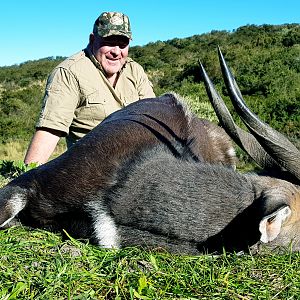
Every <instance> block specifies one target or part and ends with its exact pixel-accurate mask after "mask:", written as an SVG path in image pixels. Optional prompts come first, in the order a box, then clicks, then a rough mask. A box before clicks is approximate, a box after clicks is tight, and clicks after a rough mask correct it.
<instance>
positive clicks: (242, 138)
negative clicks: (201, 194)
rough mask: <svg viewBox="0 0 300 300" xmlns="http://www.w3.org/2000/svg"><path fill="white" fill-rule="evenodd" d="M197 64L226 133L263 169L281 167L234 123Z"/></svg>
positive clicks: (248, 134) (202, 68)
mask: <svg viewBox="0 0 300 300" xmlns="http://www.w3.org/2000/svg"><path fill="white" fill-rule="evenodd" d="M199 64H200V71H201V76H202V79H203V81H204V84H205V88H206V92H207V95H208V98H209V100H210V102H211V104H212V106H213V108H214V111H215V113H216V115H217V117H218V119H219V121H220V124H221V126H222V127H223V128H224V129H225V131H226V132H227V134H228V135H229V136H230V137H231V138H232V139H233V141H234V142H235V143H236V144H237V145H238V146H239V147H241V148H242V149H243V150H244V151H245V152H247V153H248V154H249V155H250V157H251V158H252V159H253V160H254V161H255V162H256V163H257V164H258V165H259V166H261V167H262V168H263V169H281V167H280V166H279V165H278V164H277V163H276V162H275V161H274V160H273V159H272V157H271V156H270V155H268V153H266V151H265V150H264V149H263V148H262V147H261V146H260V144H259V143H258V142H257V140H256V139H255V138H254V136H253V135H251V134H250V133H249V132H247V131H245V130H243V129H241V128H240V127H238V126H237V125H236V124H235V122H234V121H233V118H232V116H231V114H230V112H229V110H228V108H227V107H226V104H225V103H224V101H223V99H222V98H221V96H220V95H219V93H218V92H217V90H216V89H215V87H214V84H213V83H212V81H211V80H210V78H209V77H208V75H207V73H206V71H205V69H204V67H203V65H202V63H201V62H200V61H199Z"/></svg>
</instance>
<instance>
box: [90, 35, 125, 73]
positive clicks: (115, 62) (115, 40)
mask: <svg viewBox="0 0 300 300" xmlns="http://www.w3.org/2000/svg"><path fill="white" fill-rule="evenodd" d="M90 43H91V47H92V51H93V54H94V56H95V57H96V59H97V60H98V61H99V63H100V64H101V65H102V67H103V69H104V71H105V72H106V74H107V76H108V77H111V76H113V75H114V74H116V73H117V72H119V71H120V70H121V68H122V67H123V65H124V64H125V61H126V58H127V56H128V49H129V39H128V38H127V37H125V36H121V35H112V36H108V37H99V36H97V35H92V37H91V39H90Z"/></svg>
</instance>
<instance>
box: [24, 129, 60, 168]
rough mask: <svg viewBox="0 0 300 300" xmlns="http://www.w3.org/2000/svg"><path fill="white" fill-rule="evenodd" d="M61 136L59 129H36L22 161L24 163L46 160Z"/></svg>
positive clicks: (39, 162) (41, 162)
mask: <svg viewBox="0 0 300 300" xmlns="http://www.w3.org/2000/svg"><path fill="white" fill-rule="evenodd" d="M61 136H62V132H60V131H55V130H48V129H47V130H46V129H45V130H44V129H38V130H37V131H36V132H35V134H34V135H33V137H32V140H31V143H30V145H29V147H28V150H27V153H26V155H25V159H24V162H25V163H26V164H28V163H32V162H37V163H38V164H43V163H45V162H47V160H48V159H49V157H50V156H51V154H52V153H53V151H54V149H55V147H56V145H57V143H58V141H59V139H60V137H61Z"/></svg>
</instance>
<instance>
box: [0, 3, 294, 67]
mask: <svg viewBox="0 0 300 300" xmlns="http://www.w3.org/2000/svg"><path fill="white" fill-rule="evenodd" d="M104 11H120V12H123V13H125V14H127V15H128V16H129V18H130V21H131V27H132V32H133V40H132V41H131V46H136V45H140V46H143V45H146V44H148V43H150V42H156V41H158V40H160V41H167V40H170V39H173V38H185V37H190V36H193V35H195V34H203V33H208V32H210V31H212V30H226V31H233V30H235V29H237V28H238V27H240V26H244V25H249V24H255V25H262V24H271V25H280V24H286V23H300V13H299V12H300V1H299V0H283V1H281V0H280V1H279V0H205V1H204V0H186V1H178V0H177V1H176V0H151V1H144V0H127V1H118V0H115V1H100V0H98V1H95V0H85V1H83V0H81V1H76V0H73V1H71V0H47V1H44V0H18V1H17V0H10V1H5V0H2V1H1V3H0V66H10V65H13V64H20V63H22V62H25V61H28V60H36V59H40V58H45V57H49V56H70V55H72V54H74V53H76V52H78V51H80V50H81V49H83V48H84V47H85V46H86V45H87V43H88V37H89V34H90V32H91V31H92V28H93V23H94V21H95V19H96V18H97V17H98V16H99V15H100V14H101V13H102V12H104Z"/></svg>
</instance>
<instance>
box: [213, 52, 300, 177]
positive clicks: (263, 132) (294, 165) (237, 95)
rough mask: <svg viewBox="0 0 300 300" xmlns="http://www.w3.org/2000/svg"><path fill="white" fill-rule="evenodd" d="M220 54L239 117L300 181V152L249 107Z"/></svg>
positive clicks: (270, 153)
mask: <svg viewBox="0 0 300 300" xmlns="http://www.w3.org/2000/svg"><path fill="white" fill-rule="evenodd" d="M218 53H219V60H220V64H221V69H222V74H223V77H224V82H225V85H226V88H227V90H228V92H229V96H230V99H231V101H232V103H233V106H234V108H235V110H236V111H237V113H238V115H239V117H240V118H241V119H242V121H243V122H244V123H245V125H246V126H247V128H248V129H249V131H250V132H251V133H252V134H253V136H254V137H255V138H256V140H257V141H258V142H259V143H260V145H261V146H262V147H263V148H264V149H265V151H266V152H267V153H268V154H269V155H270V156H271V157H272V158H273V159H274V160H275V161H276V162H277V163H278V164H279V165H280V166H282V167H283V168H285V169H286V170H287V171H288V172H289V173H290V174H292V175H293V176H295V177H296V178H297V179H298V180H300V151H299V150H298V149H297V148H296V147H295V146H294V145H293V144H292V143H291V142H290V141H289V140H288V139H287V138H286V137H285V136H284V135H282V134H281V133H279V132H278V131H276V130H275V129H273V128H271V127H270V126H269V125H267V124H266V123H264V122H263V121H261V120H260V119H259V118H258V116H257V115H255V114H254V113H253V112H252V111H251V110H250V109H249V108H248V107H247V105H246V103H245V101H244V99H243V97H242V95H241V92H240V90H239V88H238V86H237V83H236V81H235V79H234V77H233V75H232V74H231V72H230V70H229V68H228V66H227V64H226V62H225V59H224V57H223V54H222V52H221V50H220V49H219V48H218Z"/></svg>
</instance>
